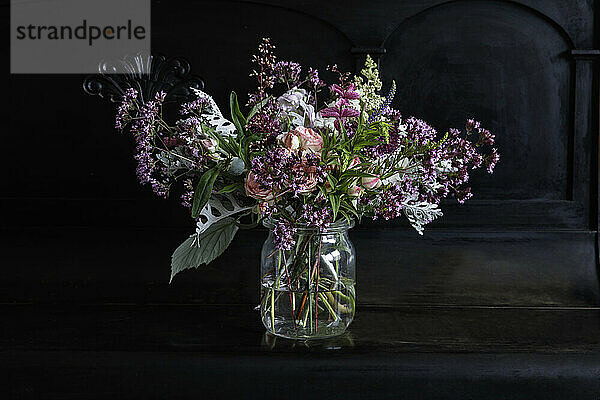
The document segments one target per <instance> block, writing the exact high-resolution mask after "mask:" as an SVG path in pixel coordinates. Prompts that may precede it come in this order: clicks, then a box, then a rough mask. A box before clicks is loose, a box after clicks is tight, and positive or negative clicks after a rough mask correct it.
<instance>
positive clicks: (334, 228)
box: [262, 218, 354, 235]
mask: <svg viewBox="0 0 600 400" xmlns="http://www.w3.org/2000/svg"><path fill="white" fill-rule="evenodd" d="M277 222H278V220H277V219H271V218H265V219H263V220H262V224H263V226H264V227H265V228H267V229H269V230H272V229H273V227H274V226H275V225H276V224H277ZM293 226H294V228H295V230H296V232H297V233H313V234H321V235H326V234H330V233H341V232H347V231H348V229H351V228H353V227H354V220H350V221H347V220H345V219H342V220H339V221H336V222H332V223H330V224H328V225H327V226H326V227H325V228H324V229H319V228H318V227H314V226H310V225H307V224H305V223H299V224H294V225H293Z"/></svg>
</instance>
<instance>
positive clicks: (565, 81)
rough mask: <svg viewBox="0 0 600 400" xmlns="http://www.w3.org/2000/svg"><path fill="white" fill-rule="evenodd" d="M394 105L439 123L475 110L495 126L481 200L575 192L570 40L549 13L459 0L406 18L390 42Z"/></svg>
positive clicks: (387, 72) (386, 61)
mask: <svg viewBox="0 0 600 400" xmlns="http://www.w3.org/2000/svg"><path fill="white" fill-rule="evenodd" d="M385 48H386V50H387V54H386V55H385V56H384V57H383V58H382V60H381V68H382V71H383V76H384V77H385V78H386V81H387V82H390V81H391V79H396V82H397V84H398V91H397V96H396V101H395V105H396V106H397V107H398V108H399V109H400V110H402V111H403V114H405V115H406V116H409V115H414V116H416V117H418V118H422V119H425V120H427V121H430V122H431V123H432V124H434V126H435V127H436V128H438V129H440V130H445V129H447V128H450V127H463V126H464V122H465V119H466V118H468V117H470V116H475V117H476V118H478V119H480V120H481V121H482V123H483V124H484V125H485V126H487V127H489V128H490V129H491V130H492V131H493V132H495V133H496V138H497V143H498V147H499V149H500V151H501V155H502V159H501V163H500V164H499V165H498V168H497V170H496V173H495V175H494V177H493V179H488V178H487V177H484V178H486V179H477V177H476V178H475V179H474V182H473V185H474V186H475V188H476V190H475V193H476V196H477V197H476V199H498V200H500V199H502V200H508V199H511V200H569V199H570V185H571V182H570V179H571V178H570V165H569V163H570V155H569V152H570V145H571V140H572V139H571V135H572V115H573V106H572V99H573V93H572V92H573V90H572V85H573V79H572V73H573V72H572V71H573V70H572V68H573V65H572V62H571V60H570V53H569V51H570V50H571V44H570V40H569V38H568V37H566V35H565V34H564V33H563V32H561V31H560V28H559V27H558V26H557V25H555V24H554V23H552V21H551V20H549V19H547V18H545V17H543V16H542V15H541V14H539V13H537V12H536V11H533V10H531V9H529V8H527V7H525V6H521V5H517V4H515V3H513V2H506V1H456V2H449V3H446V4H442V5H439V6H435V7H432V8H429V9H427V10H425V11H423V12H421V13H419V14H418V15H416V16H414V17H411V18H408V19H407V20H405V21H403V22H402V23H401V24H400V25H399V26H398V28H397V29H396V30H395V31H394V32H393V33H392V34H391V35H390V37H389V38H388V39H387V40H386V42H385Z"/></svg>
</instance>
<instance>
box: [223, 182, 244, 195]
mask: <svg viewBox="0 0 600 400" xmlns="http://www.w3.org/2000/svg"><path fill="white" fill-rule="evenodd" d="M243 187H244V184H243V183H240V182H237V183H232V184H230V185H227V186H225V187H224V188H222V189H220V190H218V191H217V193H218V194H224V193H231V192H234V191H235V190H237V189H243Z"/></svg>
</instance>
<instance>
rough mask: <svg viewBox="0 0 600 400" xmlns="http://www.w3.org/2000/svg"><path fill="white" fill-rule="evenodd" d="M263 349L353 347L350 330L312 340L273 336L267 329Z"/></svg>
mask: <svg viewBox="0 0 600 400" xmlns="http://www.w3.org/2000/svg"><path fill="white" fill-rule="evenodd" d="M261 345H262V346H261V347H262V348H263V349H266V350H272V351H281V350H302V349H305V350H330V351H335V350H345V349H350V348H353V347H354V337H353V336H352V332H345V333H344V334H342V335H340V336H336V337H332V338H324V339H313V340H292V339H286V338H283V337H279V336H275V335H273V334H271V333H269V332H267V331H265V334H264V335H263V337H262V344H261Z"/></svg>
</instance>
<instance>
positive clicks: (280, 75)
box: [273, 61, 302, 88]
mask: <svg viewBox="0 0 600 400" xmlns="http://www.w3.org/2000/svg"><path fill="white" fill-rule="evenodd" d="M301 71H302V67H301V66H300V64H298V63H297V62H293V61H279V62H278V63H276V64H275V66H274V67H273V73H274V75H275V77H276V78H277V80H278V81H279V82H281V83H285V84H287V85H288V88H289V87H293V86H296V85H297V84H298V81H299V79H300V72H301Z"/></svg>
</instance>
